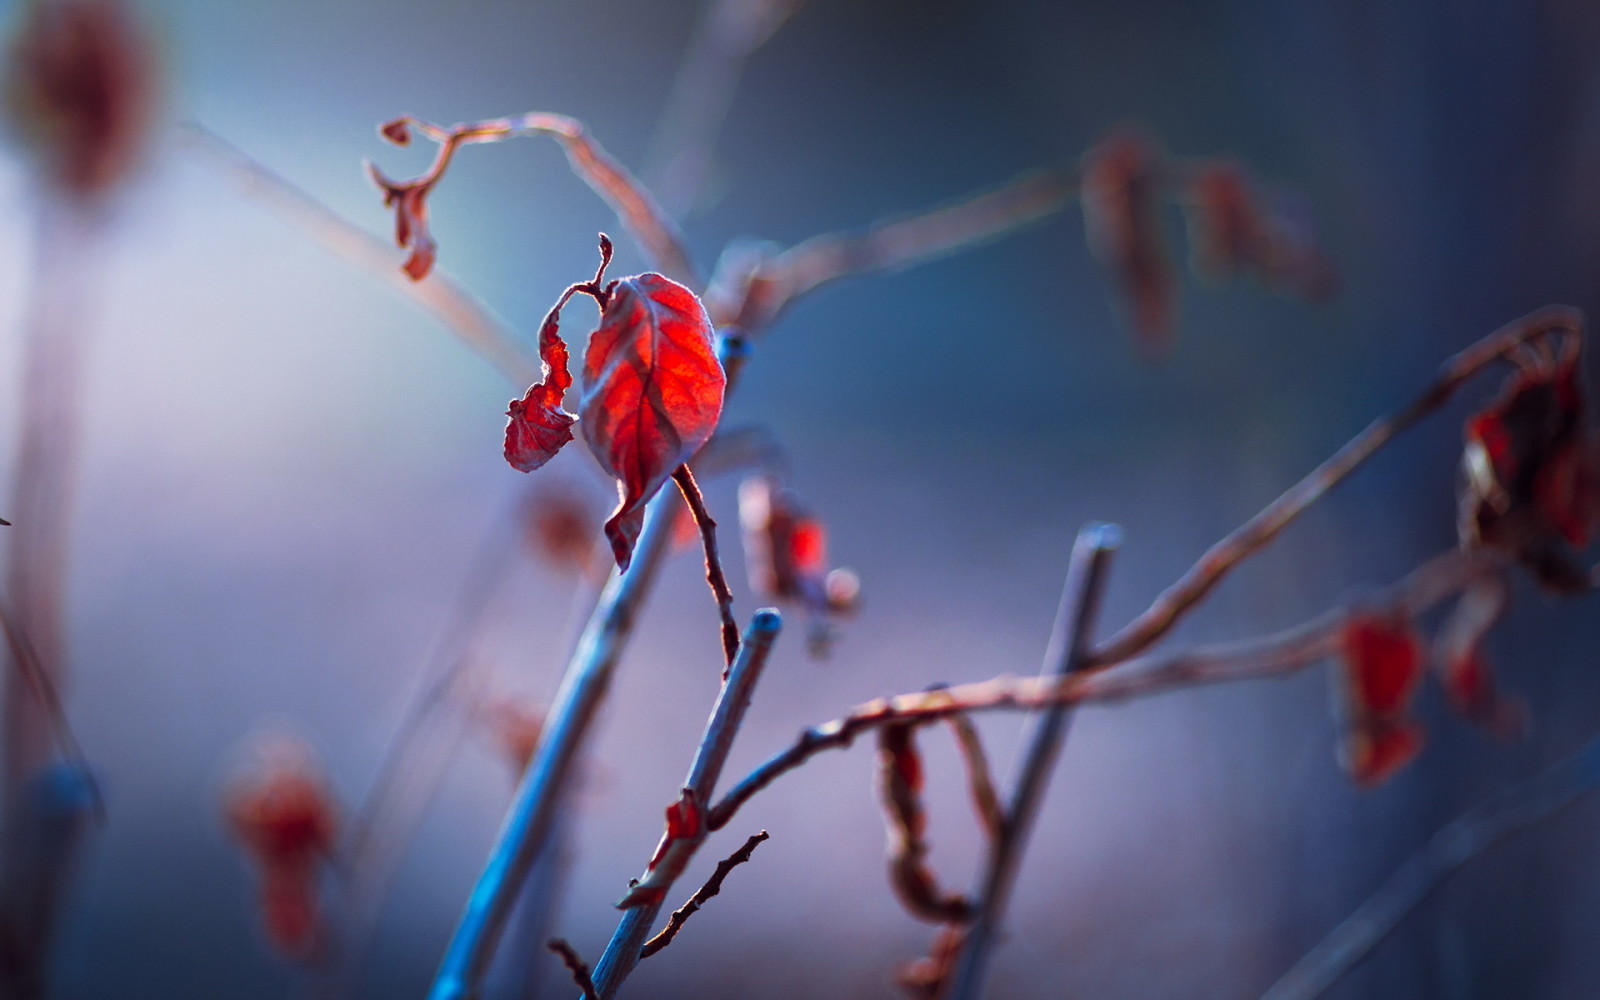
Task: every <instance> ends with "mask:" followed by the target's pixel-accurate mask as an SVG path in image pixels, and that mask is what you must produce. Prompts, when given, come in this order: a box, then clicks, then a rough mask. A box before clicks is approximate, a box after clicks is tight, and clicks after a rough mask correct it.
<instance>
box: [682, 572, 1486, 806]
mask: <svg viewBox="0 0 1600 1000" xmlns="http://www.w3.org/2000/svg"><path fill="white" fill-rule="evenodd" d="M1503 566H1504V563H1503V562H1502V561H1500V560H1498V559H1495V558H1492V557H1488V556H1484V555H1481V554H1471V553H1462V552H1456V551H1450V552H1446V553H1444V554H1442V555H1439V556H1436V557H1434V558H1433V559H1431V560H1429V561H1428V562H1427V563H1424V564H1423V565H1422V566H1420V567H1418V568H1417V569H1416V570H1414V571H1412V573H1411V574H1410V575H1408V576H1406V577H1405V578H1404V579H1402V580H1400V581H1399V582H1398V583H1396V584H1394V585H1393V586H1391V587H1389V588H1387V589H1386V590H1384V591H1381V592H1379V593H1378V594H1375V595H1373V596H1372V597H1370V598H1369V599H1367V600H1366V601H1364V602H1363V606H1364V607H1393V608H1396V609H1397V610H1401V611H1404V612H1405V613H1406V614H1408V615H1412V616H1415V615H1418V614H1421V613H1422V612H1423V611H1426V610H1427V609H1429V608H1431V607H1433V606H1435V605H1437V604H1439V603H1441V602H1442V601H1445V600H1447V599H1448V598H1450V597H1451V596H1453V595H1455V594H1457V593H1460V592H1461V591H1462V590H1463V589H1465V588H1466V587H1467V586H1468V585H1469V584H1471V583H1472V582H1474V581H1475V580H1477V579H1479V578H1480V577H1481V576H1482V575H1483V574H1485V573H1491V572H1496V571H1498V570H1500V569H1502V568H1503ZM1350 615H1351V611H1350V610H1349V609H1347V608H1337V609H1335V610H1332V611H1329V612H1326V613H1325V614H1323V615H1321V616H1319V617H1317V618H1315V619H1313V620H1311V621H1308V622H1306V623H1304V624H1302V625H1298V626H1295V627H1294V628H1290V629H1285V630H1283V631H1281V632H1275V633H1272V634H1271V635H1266V636H1262V637H1259V638H1256V639H1250V640H1246V641H1242V642H1234V643H1226V644H1219V645H1214V646H1199V647H1196V648H1194V649H1191V650H1188V651H1185V652H1177V653H1157V654H1150V655H1147V656H1142V657H1138V658H1136V659H1131V660H1127V661H1124V662H1122V663H1119V664H1117V665H1116V666H1114V667H1108V668H1106V669H1104V670H1098V671H1080V672H1078V673H1075V674H1070V675H1068V676H1065V677H1059V678H1058V677H1042V676H1041V677H1021V678H1019V677H1014V676H1009V675H1006V676H1000V677H995V678H991V679H990V680H986V681H979V682H976V683H973V684H959V685H955V686H953V687H948V688H939V689H935V690H933V691H918V692H915V693H913V694H902V695H895V696H894V697H892V698H880V699H878V700H876V701H870V702H867V703H866V704H864V705H860V706H858V707H857V708H856V709H855V710H854V711H852V712H850V713H849V714H848V715H845V716H842V717H840V718H838V719H834V720H833V721H832V722H826V723H823V724H822V725H820V726H812V727H811V728H809V729H806V730H804V731H803V732H802V733H801V734H800V738H799V739H798V740H796V741H795V742H794V743H793V744H791V745H790V746H789V747H788V748H786V749H784V750H782V751H780V752H778V753H776V754H774V755H773V756H771V757H769V758H767V760H766V761H765V762H764V763H762V764H760V765H759V766H757V767H756V768H755V769H754V770H752V771H751V772H750V773H749V774H747V775H745V776H744V778H743V779H741V780H740V781H739V783H738V784H736V785H734V787H733V788H731V789H729V790H728V792H727V793H726V794H725V795H723V797H722V798H721V799H720V800H719V801H718V802H717V804H716V805H715V806H713V807H712V809H711V811H710V816H709V820H708V824H709V826H710V828H711V829H713V830H718V829H721V828H722V827H723V826H725V825H727V823H728V821H729V820H731V819H732V818H733V816H734V815H735V814H736V813H737V812H738V811H739V808H740V807H741V806H743V805H744V804H745V803H746V802H748V801H749V800H750V798H751V797H752V796H754V795H755V794H756V793H757V792H759V791H761V790H762V789H763V788H766V787H767V786H768V785H770V784H772V783H773V782H774V781H776V780H777V779H778V778H780V777H782V776H783V775H784V774H787V773H788V772H790V771H792V770H794V769H795V768H797V767H800V766H801V765H802V764H804V763H805V762H806V761H808V760H810V759H811V758H812V757H814V756H816V755H817V754H819V753H822V752H823V751H825V750H837V749H843V748H845V747H848V746H850V744H851V743H852V742H854V740H855V738H856V737H857V736H859V735H861V734H862V733H865V732H869V731H871V730H873V729H877V728H878V727H880V726H886V725H896V724H901V723H908V722H932V721H934V720H937V719H944V718H948V717H949V716H951V715H955V714H962V713H971V712H990V711H997V710H1009V711H1017V710H1029V709H1038V708H1045V707H1049V706H1053V705H1069V706H1070V705H1083V704H1087V703H1091V702H1119V701H1127V700H1129V699H1133V698H1145V697H1149V696H1151V695H1156V694H1162V693H1165V692H1168V691H1175V690H1179V689H1182V688H1189V687H1198V686H1200V685H1207V684H1222V683H1228V682H1231V681H1241V680H1252V679H1259V678H1265V677H1279V676H1284V675H1287V674H1292V673H1295V672H1297V671H1299V670H1302V669H1304V668H1305V667H1308V666H1310V665H1311V664H1312V663H1315V662H1316V661H1318V660H1320V659H1323V658H1325V657H1327V656H1330V655H1332V654H1333V653H1335V652H1336V651H1337V650H1338V649H1339V641H1340V632H1341V630H1342V629H1343V627H1344V625H1345V622H1346V621H1347V620H1348V619H1349V617H1350Z"/></svg>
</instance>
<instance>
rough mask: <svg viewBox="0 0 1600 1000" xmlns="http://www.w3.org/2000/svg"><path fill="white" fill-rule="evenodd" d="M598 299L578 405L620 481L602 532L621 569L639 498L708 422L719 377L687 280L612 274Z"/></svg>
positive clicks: (699, 440)
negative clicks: (613, 277) (682, 282)
mask: <svg viewBox="0 0 1600 1000" xmlns="http://www.w3.org/2000/svg"><path fill="white" fill-rule="evenodd" d="M602 298H603V299H604V304H603V306H602V307H601V311H600V326H599V327H598V328H597V329H596V330H595V331H594V333H593V334H592V335H590V338H589V349H588V351H587V353H586V354H585V355H584V359H583V377H584V392H583V400H582V402H581V403H580V405H579V408H578V409H579V413H580V414H582V417H583V436H584V440H586V441H587V442H588V444H589V449H590V451H592V452H594V455H595V458H596V459H598V460H599V462H600V465H601V466H602V467H603V468H605V470H606V471H607V472H609V473H611V474H612V475H613V476H615V477H616V478H617V481H618V484H619V490H620V493H621V502H620V503H619V504H618V506H617V509H616V511H615V512H614V513H613V514H612V515H611V519H610V520H608V521H607V522H606V525H605V531H606V537H607V538H608V539H610V541H611V548H612V551H613V552H614V553H615V555H616V557H617V565H618V566H619V567H621V568H623V569H626V568H627V566H628V563H629V562H630V561H631V559H632V558H633V545H634V542H635V541H636V540H637V539H638V537H639V530H640V528H641V527H642V526H643V524H644V507H645V504H646V503H648V502H649V501H650V498H651V497H653V496H655V494H656V491H657V490H659V489H660V488H661V486H662V484H664V483H665V482H666V481H667V480H668V479H669V478H671V476H672V472H673V470H674V469H676V468H677V467H678V466H679V465H681V464H683V463H684V462H685V461H687V460H688V459H689V458H690V457H691V456H693V455H694V453H695V452H696V451H697V450H699V448H700V446H701V445H703V444H705V442H706V440H707V439H708V438H710V437H711V432H712V431H713V430H715V429H716V426H717V419H718V418H719V417H720V416H721V415H722V394H723V391H724V389H725V388H726V385H727V377H726V376H725V375H724V373H723V370H722V364H721V363H720V362H719V361H718V360H717V355H716V349H715V345H714V342H713V332H712V328H711V320H710V318H709V317H708V316H707V315H706V310H705V307H704V306H703V305H701V304H700V300H699V299H697V298H696V297H695V295H694V293H693V292H691V291H689V289H687V288H685V287H683V286H682V285H680V284H678V283H677V282H675V281H672V280H670V279H668V278H664V277H662V276H661V275H659V274H654V273H645V274H640V275H636V276H634V277H631V278H622V279H620V280H618V281H614V282H612V283H611V284H610V285H609V286H607V288H606V290H605V293H604V295H603V296H602Z"/></svg>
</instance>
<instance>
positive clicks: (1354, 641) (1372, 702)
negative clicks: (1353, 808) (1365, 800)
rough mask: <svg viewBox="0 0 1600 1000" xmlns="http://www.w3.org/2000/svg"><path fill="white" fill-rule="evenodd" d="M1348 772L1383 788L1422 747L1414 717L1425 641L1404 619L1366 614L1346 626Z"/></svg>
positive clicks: (1345, 759)
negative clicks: (1423, 641) (1413, 703)
mask: <svg viewBox="0 0 1600 1000" xmlns="http://www.w3.org/2000/svg"><path fill="white" fill-rule="evenodd" d="M1341 645H1342V648H1343V654H1344V656H1343V671H1342V677H1343V681H1344V686H1343V689H1344V708H1345V714H1346V719H1345V725H1346V727H1347V728H1346V733H1345V742H1344V745H1343V748H1342V752H1341V758H1342V762H1343V763H1344V766H1345V770H1347V771H1348V772H1349V773H1350V776H1351V777H1352V778H1354V779H1355V781H1356V782H1357V783H1358V784H1361V785H1366V786H1371V785H1378V784H1382V783H1383V782H1384V781H1387V780H1388V779H1389V778H1390V777H1392V776H1393V775H1394V774H1395V773H1396V772H1397V771H1399V770H1400V768H1402V767H1404V766H1405V765H1406V764H1407V763H1409V762H1410V760H1411V759H1412V758H1413V757H1415V756H1416V755H1417V752H1418V751H1419V750H1421V749H1422V727H1421V726H1419V725H1418V724H1417V723H1416V722H1415V721H1414V720H1413V719H1412V718H1411V715H1410V711H1411V702H1412V699H1413V698H1414V697H1415V696H1416V691H1417V685H1418V684H1419V682H1420V681H1421V680H1422V672H1423V660H1422V643H1421V640H1420V639H1419V638H1418V636H1417V632H1416V628H1415V627H1414V626H1413V625H1412V623H1411V621H1410V620H1409V619H1408V618H1406V617H1404V616H1403V615H1398V614H1395V613H1392V612H1387V611H1363V612H1358V613H1356V614H1355V615H1353V616H1352V617H1351V619H1350V621H1349V622H1348V623H1347V624H1346V625H1345V627H1344V633H1343V636H1342V637H1341Z"/></svg>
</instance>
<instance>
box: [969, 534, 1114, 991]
mask: <svg viewBox="0 0 1600 1000" xmlns="http://www.w3.org/2000/svg"><path fill="white" fill-rule="evenodd" d="M1121 541H1122V532H1121V531H1120V530H1119V529H1118V528H1117V527H1115V526H1114V525H1108V524H1093V525H1089V526H1087V527H1085V528H1084V529H1083V530H1082V531H1080V532H1078V538H1077V541H1076V543H1074V545H1073V546H1072V558H1071V562H1070V563H1068V566H1067V582H1066V585H1065V587H1064V588H1063V590H1062V594H1061V606H1060V608H1059V609H1058V610H1057V611H1056V621H1055V626H1054V627H1053V628H1052V630H1051V632H1050V643H1049V646H1048V647H1047V648H1046V650H1045V656H1044V669H1043V670H1041V671H1040V674H1039V676H1040V678H1041V679H1048V680H1056V681H1059V680H1064V679H1067V678H1070V677H1071V676H1072V675H1073V674H1076V673H1078V672H1079V671H1080V670H1082V669H1083V668H1084V665H1085V662H1086V660H1087V657H1088V652H1089V650H1090V648H1092V644H1093V639H1092V637H1091V635H1090V633H1091V631H1092V630H1093V628H1094V621H1095V618H1096V616H1097V615H1098V614H1099V611H1100V597H1101V594H1102V593H1103V592H1104V590H1105V578H1106V572H1107V571H1108V570H1109V569H1110V566H1111V555H1112V553H1114V552H1115V551H1116V549H1117V546H1118V545H1120V544H1121ZM1067 711H1068V706H1067V705H1065V704H1057V705H1053V706H1051V707H1050V708H1048V709H1046V710H1045V711H1044V712H1043V713H1042V714H1041V715H1040V716H1039V719H1038V721H1037V724H1036V725H1035V727H1034V730H1033V734H1032V736H1031V737H1030V738H1029V740H1028V743H1027V749H1026V751H1024V756H1023V759H1022V764H1021V767H1020V768H1019V770H1018V772H1017V778H1016V783H1015V784H1014V785H1013V786H1012V791H1011V802H1010V804H1009V808H1007V810H1006V814H1005V822H1004V824H1003V826H1002V827H1001V835H1000V836H999V837H998V838H997V839H996V840H995V841H994V843H993V844H992V845H991V846H990V849H989V859H988V865H987V867H986V869H985V871H984V874H983V881H982V885H981V886H980V888H979V891H978V893H977V896H976V901H977V912H976V913H975V914H974V919H973V921H972V926H971V927H969V928H968V929H967V934H966V936H965V938H964V939H963V941H962V946H961V958H960V959H959V960H958V961H957V963H956V972H955V978H954V980H953V983H952V985H953V990H952V992H951V996H952V997H954V998H955V1000H968V998H972V1000H976V998H977V997H979V996H981V995H982V992H983V976H984V972H985V970H986V967H987V964H988V957H989V951H990V945H991V944H992V942H993V940H994V935H995V931H996V930H997V929H998V927H999V924H1000V921H1001V920H1003V919H1004V918H1005V911H1006V905H1007V903H1008V902H1009V900H1010V896H1011V886H1012V884H1013V883H1014V882H1015V881H1016V874H1017V868H1018V866H1019V865H1020V864H1021V862H1022V852H1023V850H1024V849H1025V848H1026V847H1027V842H1028V833H1029V830H1030V828H1031V827H1032V826H1033V820H1034V817H1035V816H1036V815H1037V814H1038V811H1039V803H1040V802H1042V801H1043V799H1044V790H1045V785H1046V783H1047V782H1048V781H1049V778H1050V771H1051V769H1052V768H1054V766H1055V759H1056V757H1057V755H1059V753H1060V751H1061V744H1062V742H1063V741H1064V740H1065V739H1066V730H1067V721H1068V716H1067Z"/></svg>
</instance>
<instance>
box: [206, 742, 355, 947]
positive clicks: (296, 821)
mask: <svg viewBox="0 0 1600 1000" xmlns="http://www.w3.org/2000/svg"><path fill="white" fill-rule="evenodd" d="M263 756H264V760H263V764H262V767H261V768H260V770H259V771H258V772H257V773H255V774H252V775H250V776H248V777H244V778H240V779H237V780H235V782H234V783H233V785H232V786H231V787H230V789H229V790H228V793H227V796H226V799H225V802H224V811H225V813H226V816H227V820H228V826H229V828H230V829H231V830H232V832H233V835H234V837H235V838H236V839H237V840H238V841H239V843H240V845H241V846H242V847H243V848H244V849H245V851H246V852H247V853H248V854H249V856H250V859H251V861H252V862H253V863H254V864H255V866H256V868H257V870H258V872H259V873H260V886H259V900H260V906H261V919H262V925H263V927H264V928H265V929H266V931H267V935H268V939H269V940H270V941H271V943H272V945H273V947H274V948H275V949H277V950H278V951H279V952H280V953H282V954H283V955H285V956H286V957H289V958H295V959H304V958H307V957H309V956H310V955H311V954H312V953H313V952H314V951H315V950H316V949H317V946H318V944H319V943H320V937H321V934H320V916H319V906H318V902H317V900H318V888H317V878H318V875H319V868H320V865H321V864H322V863H323V862H325V861H326V860H327V858H328V857H329V856H330V855H331V854H332V852H333V845H334V837H335V834H336V832H337V828H338V820H337V809H336V807H335V806H334V803H333V799H332V796H330V795H329V793H328V790H327V786H326V785H325V784H324V782H323V780H322V776H321V774H320V773H319V772H318V771H317V769H316V767H315V765H314V764H313V763H312V758H311V755H310V752H309V751H308V750H307V749H306V748H304V747H303V746H301V745H299V744H296V743H291V742H288V741H282V742H278V743H275V744H273V745H272V746H270V747H268V748H266V750H265V752H264V754H263Z"/></svg>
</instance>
